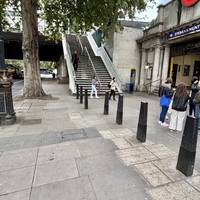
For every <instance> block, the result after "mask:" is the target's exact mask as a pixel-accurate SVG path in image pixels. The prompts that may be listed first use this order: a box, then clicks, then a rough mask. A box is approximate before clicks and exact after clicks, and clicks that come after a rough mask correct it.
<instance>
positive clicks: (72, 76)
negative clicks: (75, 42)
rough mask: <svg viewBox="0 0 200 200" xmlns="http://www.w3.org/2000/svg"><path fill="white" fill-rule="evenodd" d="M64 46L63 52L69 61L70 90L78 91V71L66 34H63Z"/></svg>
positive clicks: (73, 92)
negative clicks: (75, 68)
mask: <svg viewBox="0 0 200 200" xmlns="http://www.w3.org/2000/svg"><path fill="white" fill-rule="evenodd" d="M62 46H63V52H64V58H65V60H66V63H67V70H68V74H69V90H70V91H71V92H72V94H75V93H76V83H75V81H76V73H75V71H74V66H73V64H72V55H71V50H70V47H69V44H68V42H67V39H66V35H64V34H62Z"/></svg>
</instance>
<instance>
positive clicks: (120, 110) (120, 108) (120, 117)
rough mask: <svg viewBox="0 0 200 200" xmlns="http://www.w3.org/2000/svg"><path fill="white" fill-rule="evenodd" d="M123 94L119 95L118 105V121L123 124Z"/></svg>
mask: <svg viewBox="0 0 200 200" xmlns="http://www.w3.org/2000/svg"><path fill="white" fill-rule="evenodd" d="M123 97H124V96H123V95H121V94H120V95H119V99H118V105H117V117H116V123H117V124H119V125H121V124H122V122H123Z"/></svg>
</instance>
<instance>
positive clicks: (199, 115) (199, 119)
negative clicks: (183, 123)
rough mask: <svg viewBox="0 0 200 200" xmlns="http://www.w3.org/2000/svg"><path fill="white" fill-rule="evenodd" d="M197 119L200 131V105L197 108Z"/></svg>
mask: <svg viewBox="0 0 200 200" xmlns="http://www.w3.org/2000/svg"><path fill="white" fill-rule="evenodd" d="M195 117H196V118H197V119H198V129H200V104H197V105H196V106H195Z"/></svg>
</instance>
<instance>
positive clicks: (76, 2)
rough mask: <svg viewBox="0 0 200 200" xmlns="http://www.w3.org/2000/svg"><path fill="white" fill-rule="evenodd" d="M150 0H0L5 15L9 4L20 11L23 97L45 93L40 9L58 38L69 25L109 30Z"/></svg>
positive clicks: (78, 28)
mask: <svg viewBox="0 0 200 200" xmlns="http://www.w3.org/2000/svg"><path fill="white" fill-rule="evenodd" d="M148 1H153V0H101V1H100V0H0V12H1V13H0V14H1V16H2V17H5V16H6V12H5V9H6V6H11V5H12V6H15V8H20V12H21V17H22V27H23V44H22V50H23V60H24V73H25V74H24V93H23V94H24V97H28V98H29V97H31V98H35V97H40V96H43V95H45V93H44V91H43V89H42V83H41V79H40V70H39V69H40V67H39V54H38V49H39V48H38V11H39V12H40V16H42V17H43V19H44V20H45V22H46V33H47V34H49V35H51V36H53V37H54V38H59V37H60V34H61V33H64V32H66V31H67V30H68V28H69V27H70V29H72V30H73V32H76V33H84V32H86V31H89V30H91V28H95V27H99V28H101V30H102V31H103V32H104V33H108V32H109V30H111V29H113V28H115V27H116V26H117V24H118V23H117V19H118V17H119V16H121V15H122V14H123V15H124V16H129V17H133V16H134V13H135V12H136V11H137V10H144V9H145V7H146V3H147V2H148ZM16 10H17V9H16ZM16 10H15V11H16ZM4 22H5V21H4Z"/></svg>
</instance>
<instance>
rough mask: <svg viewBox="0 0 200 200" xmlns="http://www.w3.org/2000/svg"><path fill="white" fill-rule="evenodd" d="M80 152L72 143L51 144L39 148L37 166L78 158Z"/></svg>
mask: <svg viewBox="0 0 200 200" xmlns="http://www.w3.org/2000/svg"><path fill="white" fill-rule="evenodd" d="M79 157H80V151H79V149H78V146H77V145H76V144H75V143H74V142H65V143H60V144H53V145H49V146H44V147H40V148H39V153H38V160H37V164H44V163H49V162H52V161H60V160H67V159H71V158H79Z"/></svg>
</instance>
